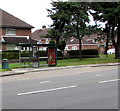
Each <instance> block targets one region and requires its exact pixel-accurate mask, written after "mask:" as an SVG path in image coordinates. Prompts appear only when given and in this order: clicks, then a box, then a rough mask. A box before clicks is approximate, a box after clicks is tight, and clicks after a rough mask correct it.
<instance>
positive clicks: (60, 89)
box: [2, 66, 119, 109]
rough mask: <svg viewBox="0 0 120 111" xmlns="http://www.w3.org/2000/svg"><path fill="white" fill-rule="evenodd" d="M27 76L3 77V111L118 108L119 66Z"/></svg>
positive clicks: (48, 72) (47, 72)
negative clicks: (16, 110)
mask: <svg viewBox="0 0 120 111" xmlns="http://www.w3.org/2000/svg"><path fill="white" fill-rule="evenodd" d="M39 74H40V75H41V76H40V75H39ZM45 74H46V75H47V76H46V75H45ZM34 75H35V76H34ZM36 75H39V76H36ZM55 75H56V76H55ZM22 76H23V77H22ZM27 76H28V77H29V78H27ZM20 77H21V79H18V78H20ZM25 77H26V79H25V78H24V75H21V76H18V77H17V78H16V76H13V77H6V78H5V77H4V78H3V84H2V109H118V81H119V79H118V67H117V66H106V67H98V68H97V67H88V68H87V67H86V68H72V69H62V70H55V71H43V72H34V73H31V74H26V76H25ZM11 78H12V79H11ZM13 78H14V80H13ZM10 79H11V80H10ZM4 80H5V81H4Z"/></svg>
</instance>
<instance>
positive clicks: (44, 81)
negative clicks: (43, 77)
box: [40, 81, 51, 84]
mask: <svg viewBox="0 0 120 111" xmlns="http://www.w3.org/2000/svg"><path fill="white" fill-rule="evenodd" d="M48 82H51V81H42V82H40V83H41V84H44V83H48Z"/></svg>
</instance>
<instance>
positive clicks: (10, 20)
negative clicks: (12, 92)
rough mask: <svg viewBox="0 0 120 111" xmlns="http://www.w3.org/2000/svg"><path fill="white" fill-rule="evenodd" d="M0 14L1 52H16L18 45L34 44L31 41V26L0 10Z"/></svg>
mask: <svg viewBox="0 0 120 111" xmlns="http://www.w3.org/2000/svg"><path fill="white" fill-rule="evenodd" d="M0 13H1V14H2V16H1V20H2V23H1V24H0V32H1V33H0V41H1V42H2V50H18V47H17V46H16V44H18V43H35V41H34V40H32V39H31V29H32V28H34V27H33V26H31V25H29V24H28V23H26V22H24V21H22V20H20V19H19V18H17V17H15V16H13V15H11V14H9V13H7V12H6V11H4V10H2V9H0Z"/></svg>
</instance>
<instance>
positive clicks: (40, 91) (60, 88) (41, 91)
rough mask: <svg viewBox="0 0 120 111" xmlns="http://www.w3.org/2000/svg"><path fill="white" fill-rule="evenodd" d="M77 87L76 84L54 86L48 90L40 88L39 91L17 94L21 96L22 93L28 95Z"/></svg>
mask: <svg viewBox="0 0 120 111" xmlns="http://www.w3.org/2000/svg"><path fill="white" fill-rule="evenodd" d="M76 87H77V86H76V85H74V86H67V87H59V88H54V89H46V90H39V91H31V92H25V93H19V94H17V95H18V96H21V95H28V94H36V93H43V92H50V91H57V90H62V89H68V88H76Z"/></svg>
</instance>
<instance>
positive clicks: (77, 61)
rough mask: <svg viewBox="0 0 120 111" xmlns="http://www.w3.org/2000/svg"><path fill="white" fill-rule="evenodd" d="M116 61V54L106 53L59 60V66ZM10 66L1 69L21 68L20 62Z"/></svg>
mask: <svg viewBox="0 0 120 111" xmlns="http://www.w3.org/2000/svg"><path fill="white" fill-rule="evenodd" d="M114 62H118V59H114V55H108V57H106V55H100V58H83V59H82V60H80V59H64V60H58V61H57V66H71V65H87V64H100V63H114ZM45 63H46V61H42V62H41V63H40V64H45ZM31 66H32V64H31ZM0 67H1V66H0ZM9 67H10V69H0V71H6V70H11V69H13V68H20V67H21V66H20V64H19V63H10V64H9ZM40 67H45V65H40Z"/></svg>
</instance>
